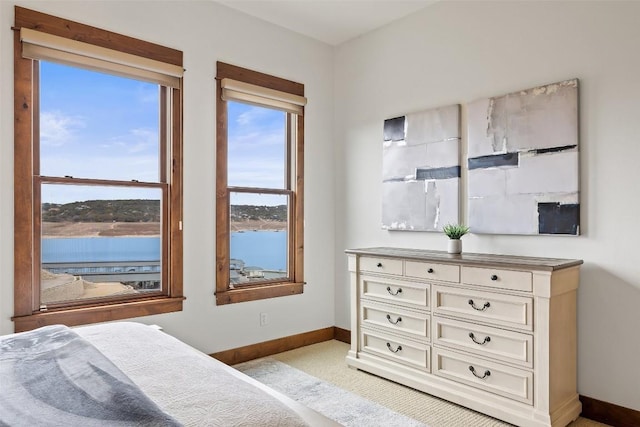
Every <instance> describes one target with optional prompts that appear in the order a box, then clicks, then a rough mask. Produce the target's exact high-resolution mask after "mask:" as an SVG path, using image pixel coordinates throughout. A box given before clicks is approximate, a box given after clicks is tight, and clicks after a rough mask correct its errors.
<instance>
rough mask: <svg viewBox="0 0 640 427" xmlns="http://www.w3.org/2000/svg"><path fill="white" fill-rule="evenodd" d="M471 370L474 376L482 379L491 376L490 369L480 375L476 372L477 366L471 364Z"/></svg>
mask: <svg viewBox="0 0 640 427" xmlns="http://www.w3.org/2000/svg"><path fill="white" fill-rule="evenodd" d="M469 370H470V371H471V373H472V374H473V376H474V377H476V378H480V379H481V380H483V379H485V378H487V377H490V376H491V371H490V370H488V369H487V370H486V371H484V375H483V376H480V375H478V374H476V368H474V367H473V366H471V365H469Z"/></svg>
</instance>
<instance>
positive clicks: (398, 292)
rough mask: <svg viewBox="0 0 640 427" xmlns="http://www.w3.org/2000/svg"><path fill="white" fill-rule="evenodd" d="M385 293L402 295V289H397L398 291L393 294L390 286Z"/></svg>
mask: <svg viewBox="0 0 640 427" xmlns="http://www.w3.org/2000/svg"><path fill="white" fill-rule="evenodd" d="M387 292H389V294H391V295H393V296H395V295H398V294H401V293H402V288H398V290H397V291H396V292H395V293H393V292H391V286H387Z"/></svg>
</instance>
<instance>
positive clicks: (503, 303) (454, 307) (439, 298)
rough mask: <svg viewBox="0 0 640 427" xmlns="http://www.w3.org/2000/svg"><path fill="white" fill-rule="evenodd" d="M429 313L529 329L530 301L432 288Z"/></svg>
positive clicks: (445, 287) (530, 318)
mask: <svg viewBox="0 0 640 427" xmlns="http://www.w3.org/2000/svg"><path fill="white" fill-rule="evenodd" d="M433 313H434V314H438V315H445V316H454V317H457V318H459V319H461V320H470V321H480V322H486V323H490V324H494V325H498V326H507V327H511V328H518V329H524V330H527V331H531V330H533V299H532V298H529V297H519V296H513V295H502V294H497V293H494V292H482V291H476V290H469V289H458V288H450V287H447V286H435V285H434V286H433Z"/></svg>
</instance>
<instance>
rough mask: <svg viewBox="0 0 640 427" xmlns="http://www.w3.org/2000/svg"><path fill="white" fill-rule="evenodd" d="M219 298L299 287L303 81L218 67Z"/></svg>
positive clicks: (278, 292) (291, 291) (262, 294)
mask: <svg viewBox="0 0 640 427" xmlns="http://www.w3.org/2000/svg"><path fill="white" fill-rule="evenodd" d="M216 81H217V113H216V114H217V165H216V168H217V169H216V195H217V196H216V228H217V239H216V258H217V259H216V301H217V304H230V303H237V302H243V301H251V300H256V299H264V298H273V297H279V296H285V295H293V294H300V293H302V291H303V286H304V283H303V225H304V221H303V202H304V198H303V184H304V178H303V176H304V175H303V160H304V157H303V147H304V120H303V113H304V105H305V103H306V99H305V98H304V86H303V85H302V84H300V83H295V82H292V81H289V80H284V79H281V78H277V77H273V76H269V75H266V74H262V73H258V72H255V71H251V70H247V69H244V68H240V67H237V66H233V65H229V64H225V63H222V62H218V64H217V77H216Z"/></svg>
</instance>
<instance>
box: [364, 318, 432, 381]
mask: <svg viewBox="0 0 640 427" xmlns="http://www.w3.org/2000/svg"><path fill="white" fill-rule="evenodd" d="M360 343H361V350H362V351H363V352H365V353H369V354H374V355H376V356H382V357H384V358H386V359H390V360H393V361H395V362H398V363H402V364H403V365H407V366H411V367H412V368H417V369H420V370H422V371H427V372H428V371H429V369H430V357H431V354H430V352H429V350H430V347H429V346H428V345H426V344H421V343H418V342H415V341H412V340H409V339H406V338H402V337H399V336H393V335H392V334H385V333H381V332H378V331H372V330H369V329H366V328H362V329H361V330H360Z"/></svg>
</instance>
